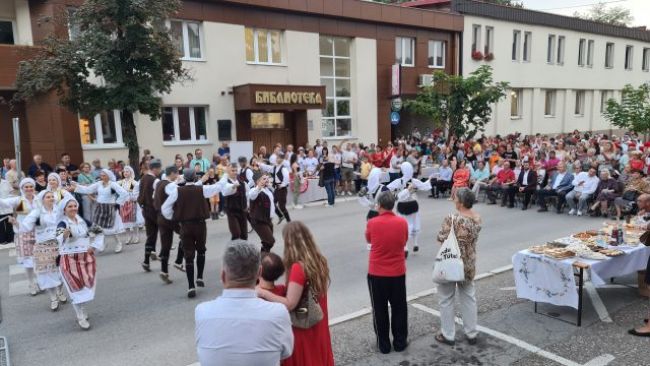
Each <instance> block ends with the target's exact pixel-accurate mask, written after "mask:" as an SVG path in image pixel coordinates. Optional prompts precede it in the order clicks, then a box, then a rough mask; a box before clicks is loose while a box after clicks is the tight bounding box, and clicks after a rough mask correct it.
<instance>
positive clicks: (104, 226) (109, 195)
mask: <svg viewBox="0 0 650 366" xmlns="http://www.w3.org/2000/svg"><path fill="white" fill-rule="evenodd" d="M73 186H74V191H75V192H76V193H80V194H95V195H97V198H96V199H95V208H94V210H93V222H92V223H93V226H98V227H100V228H101V231H102V232H103V234H104V236H109V235H110V236H113V237H114V238H115V242H116V244H115V253H120V252H122V241H121V240H120V234H122V233H123V232H124V224H123V223H122V218H121V217H120V215H119V212H118V210H117V209H116V206H117V207H119V206H120V205H123V204H124V203H125V202H126V201H127V200H128V198H129V193H128V192H127V191H126V190H125V189H124V188H122V187H121V186H120V185H119V184H117V182H115V174H113V172H112V171H110V170H108V169H102V171H101V172H100V173H99V181H98V182H95V183H93V184H91V185H89V186H82V185H80V184H77V183H73ZM93 230H95V228H93ZM102 251H103V248H102V249H101V250H100V252H102Z"/></svg>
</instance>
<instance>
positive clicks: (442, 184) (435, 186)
mask: <svg viewBox="0 0 650 366" xmlns="http://www.w3.org/2000/svg"><path fill="white" fill-rule="evenodd" d="M453 174H454V172H453V170H451V168H450V167H449V160H447V159H445V160H443V161H442V165H441V166H440V168H439V169H438V172H436V173H433V174H431V176H430V177H429V180H431V195H430V196H429V197H432V198H438V197H440V193H444V192H445V191H447V190H448V189H451V179H452V177H453Z"/></svg>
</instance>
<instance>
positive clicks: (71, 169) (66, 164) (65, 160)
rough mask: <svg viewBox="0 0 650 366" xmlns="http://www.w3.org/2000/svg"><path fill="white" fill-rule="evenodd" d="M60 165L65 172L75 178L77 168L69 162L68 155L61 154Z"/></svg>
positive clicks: (77, 171)
mask: <svg viewBox="0 0 650 366" xmlns="http://www.w3.org/2000/svg"><path fill="white" fill-rule="evenodd" d="M61 165H63V166H64V167H65V170H67V171H68V173H70V174H71V175H74V176H76V175H77V174H78V173H79V168H78V167H77V166H76V165H74V164H72V163H71V162H70V154H68V153H63V154H61Z"/></svg>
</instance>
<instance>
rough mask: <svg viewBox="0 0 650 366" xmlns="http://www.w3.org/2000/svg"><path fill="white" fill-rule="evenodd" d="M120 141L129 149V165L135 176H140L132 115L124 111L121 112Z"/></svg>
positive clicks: (136, 137)
mask: <svg viewBox="0 0 650 366" xmlns="http://www.w3.org/2000/svg"><path fill="white" fill-rule="evenodd" d="M122 139H123V140H124V144H125V145H126V147H127V148H128V149H129V165H130V166H131V168H133V171H134V172H135V176H136V177H139V176H140V146H139V145H138V135H137V132H136V130H135V121H134V120H133V113H131V112H130V111H128V110H126V109H124V110H122Z"/></svg>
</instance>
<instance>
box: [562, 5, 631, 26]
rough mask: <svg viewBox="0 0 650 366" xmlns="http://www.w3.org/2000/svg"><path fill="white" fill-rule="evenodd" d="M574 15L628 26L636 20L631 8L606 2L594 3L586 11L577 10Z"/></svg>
mask: <svg viewBox="0 0 650 366" xmlns="http://www.w3.org/2000/svg"><path fill="white" fill-rule="evenodd" d="M573 16H575V17H578V18H582V19H587V20H593V21H595V22H600V23H607V24H612V25H621V26H628V25H630V23H632V21H633V20H634V17H633V16H632V13H631V12H630V9H628V8H625V7H622V6H612V7H607V5H606V4H605V3H598V4H594V5H593V6H592V7H591V8H590V9H589V10H587V11H586V12H585V13H580V12H575V13H574V14H573Z"/></svg>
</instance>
